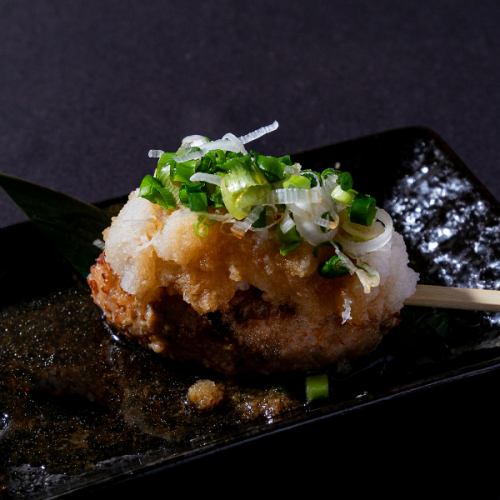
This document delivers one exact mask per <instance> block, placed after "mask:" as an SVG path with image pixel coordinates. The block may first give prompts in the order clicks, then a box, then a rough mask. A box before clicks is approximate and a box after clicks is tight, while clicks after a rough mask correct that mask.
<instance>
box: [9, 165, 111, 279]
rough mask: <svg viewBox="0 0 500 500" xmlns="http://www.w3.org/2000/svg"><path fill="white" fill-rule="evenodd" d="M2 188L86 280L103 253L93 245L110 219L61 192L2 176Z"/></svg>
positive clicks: (98, 209) (88, 205) (92, 207)
mask: <svg viewBox="0 0 500 500" xmlns="http://www.w3.org/2000/svg"><path fill="white" fill-rule="evenodd" d="M0 186H1V187H2V188H4V189H5V191H6V192H7V194H8V195H9V196H10V197H11V198H12V199H13V200H14V202H15V203H16V204H17V205H18V206H19V207H20V208H21V210H23V212H24V213H25V214H26V215H27V216H28V218H29V219H30V220H31V222H33V224H35V226H36V227H37V228H38V229H39V230H40V231H41V233H42V234H43V235H44V236H45V237H46V238H47V240H48V241H49V242H50V243H51V244H52V245H53V246H54V248H55V249H56V250H57V251H59V252H60V253H61V255H62V256H63V257H64V258H65V259H66V260H67V261H68V262H69V263H70V264H71V265H72V266H73V268H74V269H75V270H76V271H77V272H78V273H79V274H80V275H81V276H83V277H87V275H88V274H89V271H90V266H91V265H92V264H93V263H94V262H95V259H96V258H97V256H98V255H99V254H100V253H101V250H100V249H99V248H97V247H96V246H95V245H94V241H95V240H96V239H98V238H101V237H102V231H103V230H104V229H105V228H106V227H108V226H109V224H110V222H111V217H110V215H109V214H108V213H107V212H106V211H105V210H102V209H100V208H97V207H96V206H94V205H90V204H88V203H84V202H83V201H80V200H77V199H75V198H72V197H71V196H68V195H66V194H63V193H59V192H58V191H54V190H52V189H49V188H46V187H44V186H40V185H38V184H34V183H32V182H28V181H25V180H23V179H19V178H18V177H13V176H10V175H6V174H2V173H0Z"/></svg>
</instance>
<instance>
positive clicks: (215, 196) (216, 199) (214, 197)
mask: <svg viewBox="0 0 500 500" xmlns="http://www.w3.org/2000/svg"><path fill="white" fill-rule="evenodd" d="M211 187H212V188H213V192H212V193H211V194H210V196H209V199H210V201H211V202H212V203H213V206H214V207H215V208H224V202H223V201H222V193H221V192H220V187H219V186H211Z"/></svg>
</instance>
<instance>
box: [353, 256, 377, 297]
mask: <svg viewBox="0 0 500 500" xmlns="http://www.w3.org/2000/svg"><path fill="white" fill-rule="evenodd" d="M356 265H357V267H356V275H357V276H358V278H359V281H361V284H362V285H363V291H364V292H365V293H370V290H371V289H372V288H375V287H377V286H379V285H380V274H379V273H378V271H377V270H376V269H374V268H373V267H370V266H369V265H368V264H366V263H365V262H359V261H357V262H356Z"/></svg>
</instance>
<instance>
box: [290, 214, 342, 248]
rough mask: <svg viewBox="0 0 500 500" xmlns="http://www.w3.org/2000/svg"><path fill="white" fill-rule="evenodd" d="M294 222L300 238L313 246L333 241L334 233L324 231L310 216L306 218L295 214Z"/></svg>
mask: <svg viewBox="0 0 500 500" xmlns="http://www.w3.org/2000/svg"><path fill="white" fill-rule="evenodd" d="M294 221H295V225H296V226H297V231H298V233H299V234H300V236H302V238H304V240H305V241H307V243H309V244H310V245H312V246H316V245H319V244H320V243H325V242H327V241H332V239H333V236H334V233H333V232H332V231H326V232H324V231H322V230H321V229H320V227H319V226H318V225H317V224H315V223H314V220H313V219H312V217H310V216H307V217H304V216H302V215H300V214H296V213H295V212H294Z"/></svg>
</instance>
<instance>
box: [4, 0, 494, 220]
mask: <svg viewBox="0 0 500 500" xmlns="http://www.w3.org/2000/svg"><path fill="white" fill-rule="evenodd" d="M499 23H500V3H499V2H498V1H496V0H482V1H481V2H476V1H473V0H469V1H465V0H461V1H458V0H441V1H411V2H399V1H395V0H394V1H388V0H382V1H377V2H371V1H368V0H362V1H354V2H343V1H331V2H326V1H325V2H320V1H312V2H307V3H304V2H302V1H300V0H291V1H281V2H265V1H263V0H257V1H253V2H230V1H227V0H225V1H217V2H189V1H185V0H183V1H175V2H172V1H170V2H169V1H159V0H158V1H149V2H138V1H137V2H134V1H123V0H120V1H118V0H114V1H109V0H104V1H100V0H85V1H82V0H80V1H78V0H76V1H71V2H67V1H65V0H50V1H49V0H44V1H40V2H31V1H28V0H2V1H1V2H0V169H1V170H2V171H5V172H7V173H10V174H15V175H19V176H24V177H27V178H28V179H31V180H34V181H37V182H44V183H46V184H47V185H49V186H51V187H55V188H57V189H60V190H62V191H65V192H67V193H69V194H71V195H76V196H80V197H81V198H83V199H85V200H87V201H97V200H102V199H106V198H110V197H114V196H118V195H122V194H124V193H126V192H128V191H130V189H131V188H132V187H133V186H135V185H136V184H137V182H138V180H139V179H140V178H141V176H142V175H143V174H144V173H145V172H148V171H149V170H150V169H151V163H150V162H148V161H147V158H146V156H145V154H146V151H147V150H148V149H149V148H150V147H162V148H164V149H168V148H173V147H175V146H176V145H177V143H178V140H179V138H181V137H182V136H184V135H186V134H190V133H196V132H202V133H205V134H208V135H211V136H214V137H220V136H221V135H222V134H223V133H224V132H227V131H233V132H235V133H243V132H245V131H247V130H250V129H252V128H255V127H257V126H259V125H261V124H264V123H268V122H270V121H272V120H273V119H277V120H279V121H280V123H281V128H280V130H279V132H277V133H275V134H273V135H272V136H271V137H269V138H267V139H265V140H263V141H262V142H261V143H260V147H261V148H262V149H263V150H264V151H269V152H285V151H287V152H288V151H290V152H291V151H298V150H303V149H310V148H312V147H315V146H319V145H322V144H331V143H334V142H338V141H342V140H345V139H349V138H354V137H357V136H360V135H365V134H369V133H373V132H378V131H382V130H385V129H389V128H395V127H400V126H406V125H427V126H430V127H431V128H433V129H434V130H436V131H437V132H438V133H440V134H441V135H442V136H443V137H444V138H445V140H447V141H448V142H449V143H450V144H451V146H452V147H454V148H455V150H456V151H457V152H458V153H459V154H460V155H461V156H462V157H463V158H464V159H465V161H466V163H467V164H468V165H469V166H470V168H471V169H472V170H473V171H474V172H475V173H477V174H478V176H479V177H480V178H481V179H483V181H484V182H486V183H487V184H488V186H489V187H490V189H491V190H492V191H493V193H494V194H495V195H496V196H497V197H498V196H500V181H499V177H498V171H499V168H500V165H499V161H500V160H499V154H498V136H499V133H500V130H499V125H498V110H499V109H500V93H499V92H498V88H499V87H500V58H499V56H498V54H499V53H500V37H499V36H498V25H499ZM21 218H22V215H21V214H20V213H19V212H18V211H17V209H15V208H14V206H13V205H12V203H11V202H10V201H8V200H7V198H6V197H5V195H4V194H3V193H0V225H8V224H10V223H12V222H14V221H17V220H20V219H21Z"/></svg>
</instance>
